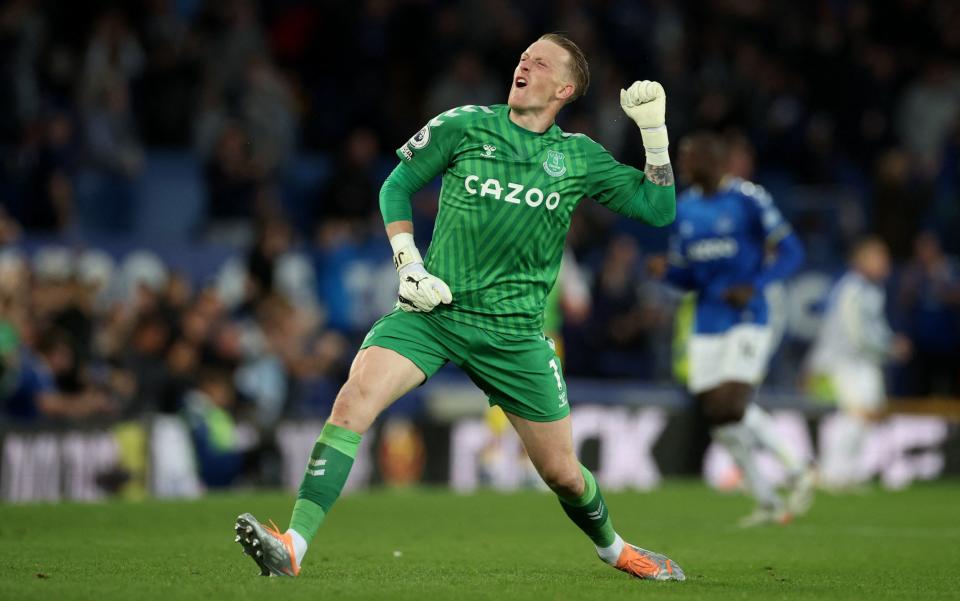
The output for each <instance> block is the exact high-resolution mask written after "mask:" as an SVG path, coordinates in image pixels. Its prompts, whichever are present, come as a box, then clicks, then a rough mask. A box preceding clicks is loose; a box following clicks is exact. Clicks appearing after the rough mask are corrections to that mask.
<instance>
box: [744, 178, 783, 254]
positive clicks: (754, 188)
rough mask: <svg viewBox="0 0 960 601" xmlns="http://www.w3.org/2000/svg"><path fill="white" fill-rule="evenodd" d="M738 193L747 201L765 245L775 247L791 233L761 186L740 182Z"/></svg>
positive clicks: (768, 194)
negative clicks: (765, 242)
mask: <svg viewBox="0 0 960 601" xmlns="http://www.w3.org/2000/svg"><path fill="white" fill-rule="evenodd" d="M739 191H740V193H741V194H742V195H743V196H744V197H745V198H746V199H747V203H748V206H749V207H750V209H751V211H752V213H753V214H754V216H755V219H756V223H757V225H758V227H759V228H760V231H761V232H762V233H763V236H764V238H765V239H766V241H767V244H769V245H775V244H777V243H778V242H780V241H781V240H783V239H784V238H786V237H787V236H789V235H790V234H791V233H792V232H793V229H792V228H791V227H790V224H789V223H788V222H787V220H786V219H784V218H783V214H782V213H781V212H780V209H778V208H777V206H776V205H775V204H773V197H771V196H770V193H769V192H767V191H766V190H764V188H763V186H758V185H757V184H754V183H752V182H741V183H740V184H739Z"/></svg>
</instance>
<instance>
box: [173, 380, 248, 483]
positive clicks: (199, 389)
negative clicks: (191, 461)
mask: <svg viewBox="0 0 960 601" xmlns="http://www.w3.org/2000/svg"><path fill="white" fill-rule="evenodd" d="M235 401H236V396H235V393H234V390H233V382H232V379H231V376H230V373H229V372H228V371H225V370H223V369H221V368H218V367H214V366H210V365H207V366H204V367H202V368H201V369H200V373H199V376H198V377H197V384H196V386H195V387H194V388H193V389H192V390H190V391H189V392H188V393H187V394H186V397H185V398H184V417H185V419H186V421H187V426H188V427H189V428H190V434H191V438H192V439H193V445H194V452H195V454H196V459H197V467H198V469H199V470H200V478H201V479H202V480H203V483H204V484H206V485H207V486H208V487H210V488H222V487H225V486H229V485H231V484H233V483H234V482H235V481H236V480H237V478H239V476H240V475H241V474H242V473H243V470H244V466H245V464H246V458H245V455H244V453H243V452H242V451H240V450H238V444H237V437H236V422H235V420H234V417H233V414H232V411H233V408H234V404H235Z"/></svg>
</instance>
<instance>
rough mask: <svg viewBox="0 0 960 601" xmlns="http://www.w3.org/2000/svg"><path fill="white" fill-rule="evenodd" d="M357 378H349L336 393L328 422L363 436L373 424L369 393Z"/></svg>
mask: <svg viewBox="0 0 960 601" xmlns="http://www.w3.org/2000/svg"><path fill="white" fill-rule="evenodd" d="M358 380H359V379H358V378H353V377H351V378H349V379H347V381H346V383H345V384H344V385H343V386H342V387H341V388H340V392H339V393H337V398H336V399H335V400H334V402H333V410H332V411H331V413H330V420H329V421H330V422H331V423H333V424H334V425H337V426H340V427H342V428H348V429H350V430H353V431H354V432H357V433H359V434H363V433H364V432H366V430H367V429H368V428H369V427H370V425H371V423H372V422H373V418H375V417H376V416H375V415H374V416H373V417H371V416H370V413H371V400H370V396H369V391H368V390H367V388H366V387H365V386H363V385H362V383H361V382H360V381H358Z"/></svg>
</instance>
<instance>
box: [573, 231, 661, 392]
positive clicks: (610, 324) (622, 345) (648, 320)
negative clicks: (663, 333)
mask: <svg viewBox="0 0 960 601" xmlns="http://www.w3.org/2000/svg"><path fill="white" fill-rule="evenodd" d="M639 256H640V255H639V250H638V249H637V244H636V242H635V241H634V240H633V239H632V238H629V237H627V236H620V237H617V238H614V239H613V240H612V241H611V242H610V244H609V246H608V247H607V255H606V258H605V260H604V263H603V267H602V268H601V270H600V273H599V275H598V276H597V279H596V282H595V283H594V286H593V294H592V296H593V316H592V318H591V320H590V321H589V322H588V326H587V331H588V337H587V344H588V346H589V348H590V349H591V354H592V355H593V356H594V358H595V362H594V365H593V369H594V370H595V372H596V373H598V375H603V376H606V377H650V375H651V373H652V369H653V365H652V364H653V361H652V360H650V357H649V351H650V340H649V336H650V332H651V330H652V329H653V328H655V327H657V326H658V325H659V324H662V323H663V322H664V321H666V320H667V319H668V316H667V315H665V314H664V312H663V310H662V309H659V308H658V307H656V306H651V305H650V304H649V303H648V302H647V297H646V295H645V292H644V290H643V287H642V282H643V280H642V277H640V264H639Z"/></svg>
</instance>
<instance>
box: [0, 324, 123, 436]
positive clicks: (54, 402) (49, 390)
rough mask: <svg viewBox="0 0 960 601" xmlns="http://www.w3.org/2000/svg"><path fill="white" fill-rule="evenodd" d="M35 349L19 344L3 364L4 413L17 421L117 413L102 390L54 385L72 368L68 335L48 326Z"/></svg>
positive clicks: (112, 403) (104, 415) (71, 354)
mask: <svg viewBox="0 0 960 601" xmlns="http://www.w3.org/2000/svg"><path fill="white" fill-rule="evenodd" d="M36 347H37V348H36V352H34V351H32V350H30V349H29V348H28V347H27V346H24V345H21V347H20V350H19V353H16V354H9V355H7V358H8V359H10V360H11V361H10V363H9V364H7V365H5V372H8V374H7V377H10V378H11V382H12V385H11V386H10V387H9V390H8V392H7V395H6V398H5V399H4V406H5V413H6V414H7V416H8V417H10V418H12V419H15V420H18V421H34V422H35V421H38V420H42V419H69V420H76V419H87V418H93V417H107V416H114V415H117V411H118V409H119V407H118V406H117V404H116V403H114V402H113V401H111V400H110V399H109V398H108V397H107V396H106V395H105V394H104V393H103V392H102V391H99V390H96V389H93V388H89V387H84V388H83V389H82V390H80V391H78V392H75V393H66V392H63V391H61V390H60V389H58V388H57V384H56V381H57V378H58V377H61V376H63V375H64V374H67V373H69V372H71V371H72V370H74V369H75V361H76V357H75V356H74V354H73V349H72V347H71V344H70V340H69V338H68V337H67V336H66V334H64V333H63V332H62V331H58V330H52V331H50V332H48V333H46V334H44V335H42V336H41V338H40V340H38V341H37V345H36Z"/></svg>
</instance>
